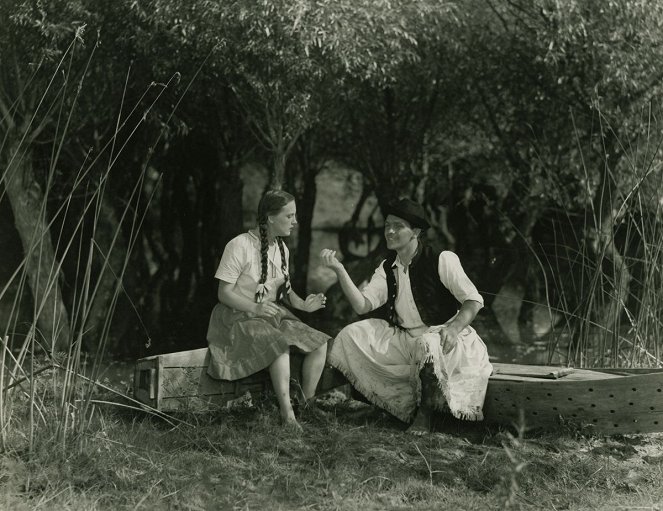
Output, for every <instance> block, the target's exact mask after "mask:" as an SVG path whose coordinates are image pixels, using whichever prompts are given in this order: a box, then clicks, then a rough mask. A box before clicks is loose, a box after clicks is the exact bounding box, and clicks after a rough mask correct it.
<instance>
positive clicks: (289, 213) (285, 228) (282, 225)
mask: <svg viewBox="0 0 663 511" xmlns="http://www.w3.org/2000/svg"><path fill="white" fill-rule="evenodd" d="M267 224H268V225H269V227H270V229H271V231H272V234H273V235H274V236H290V233H291V232H292V229H293V228H294V226H295V225H297V206H296V205H295V201H290V202H288V203H287V204H286V205H285V206H283V207H282V208H281V210H280V211H279V212H278V213H276V214H275V215H269V216H268V217H267Z"/></svg>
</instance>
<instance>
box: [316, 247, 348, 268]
mask: <svg viewBox="0 0 663 511" xmlns="http://www.w3.org/2000/svg"><path fill="white" fill-rule="evenodd" d="M320 259H322V264H323V266H326V267H327V268H330V269H332V270H334V271H336V270H339V269H341V268H343V264H342V263H341V261H339V260H338V259H337V258H336V250H331V249H329V248H323V249H322V250H321V251H320Z"/></svg>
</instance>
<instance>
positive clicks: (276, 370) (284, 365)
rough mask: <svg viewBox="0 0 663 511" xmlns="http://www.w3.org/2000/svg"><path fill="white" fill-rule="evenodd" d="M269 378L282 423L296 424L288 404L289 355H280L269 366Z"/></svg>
mask: <svg viewBox="0 0 663 511" xmlns="http://www.w3.org/2000/svg"><path fill="white" fill-rule="evenodd" d="M269 376H270V377H271V379H272V387H274V392H275V393H276V399H277V401H278V402H279V409H280V410H281V419H283V422H284V423H297V419H295V412H294V411H293V410H292V404H291V403H290V355H289V354H288V353H284V354H283V355H280V356H279V357H278V358H277V359H276V360H274V362H272V364H271V365H270V366H269Z"/></svg>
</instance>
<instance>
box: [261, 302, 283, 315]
mask: <svg viewBox="0 0 663 511" xmlns="http://www.w3.org/2000/svg"><path fill="white" fill-rule="evenodd" d="M279 311H280V309H279V306H278V305H276V304H275V303H274V302H262V303H259V304H257V305H256V309H255V315H256V316H258V317H259V318H273V317H274V316H276V315H277V314H278V313H279Z"/></svg>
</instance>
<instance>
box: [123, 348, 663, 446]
mask: <svg viewBox="0 0 663 511" xmlns="http://www.w3.org/2000/svg"><path fill="white" fill-rule="evenodd" d="M209 356H210V355H209V351H208V349H207V348H201V349H197V350H191V351H182V352H177V353H169V354H165V355H156V356H152V357H147V358H143V359H140V360H139V361H138V362H137V363H136V368H135V373H134V397H135V398H136V399H137V400H138V401H140V402H141V403H144V404H146V405H148V406H150V407H152V408H155V409H157V410H160V411H163V412H173V411H184V410H191V411H204V410H210V409H215V408H219V407H223V406H226V405H228V404H229V403H231V402H233V401H234V400H237V399H241V398H242V397H243V396H246V395H247V393H249V394H251V395H256V394H260V393H262V392H264V391H265V390H266V389H267V388H269V386H270V383H269V377H268V374H267V372H266V371H261V372H260V373H257V374H254V375H252V376H249V377H247V378H243V379H241V380H238V381H232V382H231V381H224V380H215V379H213V378H210V377H209V376H208V375H207V365H208V363H209ZM291 360H292V363H291V374H292V375H293V377H294V378H296V379H297V378H298V376H299V375H300V374H301V358H300V357H291ZM493 366H494V371H493V375H492V376H491V377H490V381H489V383H488V390H487V392H486V400H485V403H484V418H485V421H486V422H487V423H493V424H500V425H506V426H518V425H519V424H521V423H522V425H523V426H524V427H526V428H527V429H556V428H559V427H560V425H562V424H568V425H570V427H575V428H580V429H581V430H582V431H587V432H593V433H597V434H607V435H611V434H624V433H649V432H657V431H663V369H571V368H561V367H552V366H531V365H518V364H500V363H494V364H493ZM346 383H347V380H345V378H344V377H343V375H342V374H341V373H339V372H338V371H336V370H334V369H333V368H331V367H328V368H326V369H325V371H324V372H323V376H322V379H321V381H320V384H319V386H318V390H319V392H326V391H328V390H331V389H333V388H335V387H339V386H341V385H344V384H346Z"/></svg>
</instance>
